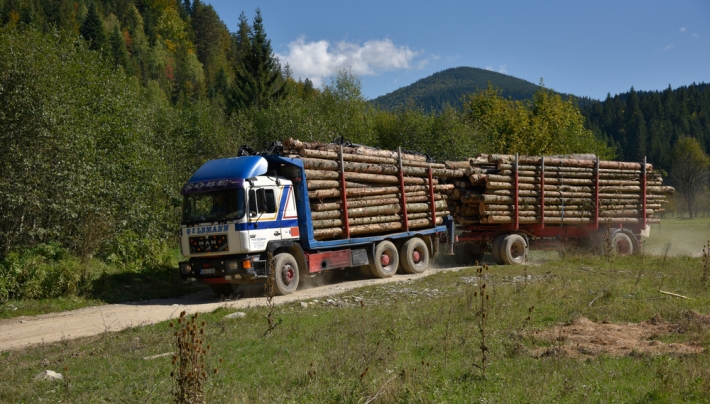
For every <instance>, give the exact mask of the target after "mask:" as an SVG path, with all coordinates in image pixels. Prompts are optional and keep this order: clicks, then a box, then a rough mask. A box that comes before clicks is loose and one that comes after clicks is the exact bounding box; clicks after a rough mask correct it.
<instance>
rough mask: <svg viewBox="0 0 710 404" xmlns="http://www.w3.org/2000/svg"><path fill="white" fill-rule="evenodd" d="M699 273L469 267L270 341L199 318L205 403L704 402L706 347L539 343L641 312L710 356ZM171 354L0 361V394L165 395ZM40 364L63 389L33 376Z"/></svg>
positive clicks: (163, 341) (685, 267)
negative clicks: (484, 299)
mask: <svg viewBox="0 0 710 404" xmlns="http://www.w3.org/2000/svg"><path fill="white" fill-rule="evenodd" d="M702 266H703V264H702V260H701V259H698V258H690V257H672V258H669V259H666V260H665V262H664V260H663V257H648V256H645V257H644V256H640V257H630V258H616V259H613V260H612V261H607V260H604V259H600V258H596V257H587V256H573V257H568V258H566V259H564V260H559V261H555V262H549V263H546V264H544V265H540V266H532V267H528V268H526V269H525V268H522V267H518V268H511V267H493V268H491V269H490V270H488V271H484V274H483V277H482V278H481V277H479V276H478V275H477V273H476V269H475V268H472V269H469V270H465V271H462V272H457V273H442V274H438V275H434V276H431V277H428V278H425V279H422V280H420V281H416V282H414V281H408V282H403V283H398V284H388V285H384V286H376V287H369V288H363V289H359V290H357V291H353V292H349V293H348V294H347V295H343V296H339V297H334V298H331V299H330V300H331V301H325V302H323V301H321V302H312V301H311V302H307V303H308V305H307V307H303V306H302V305H301V304H300V303H293V304H288V305H285V306H278V307H276V309H275V310H276V311H275V315H276V317H277V321H280V324H279V325H278V326H277V327H276V328H275V329H274V330H273V331H272V332H271V333H269V334H268V335H267V336H264V331H265V330H266V328H267V321H266V315H267V310H268V309H267V308H255V309H249V310H246V317H245V318H242V319H236V320H235V319H226V318H224V316H225V315H226V314H228V313H229V311H227V310H225V309H219V310H217V311H215V312H213V313H210V314H207V315H204V316H202V315H201V319H203V320H205V321H206V323H207V325H206V327H205V333H206V334H205V339H206V341H207V343H208V344H210V345H211V347H212V349H211V351H210V353H209V354H208V359H207V360H208V362H209V363H210V365H209V367H210V368H211V367H218V368H219V373H217V374H213V375H211V376H209V379H208V383H207V391H206V395H207V402H226V403H230V402H343V403H363V402H369V401H368V400H372V399H376V401H377V402H578V401H587V402H669V403H671V402H681V401H699V402H701V401H704V400H706V399H707V397H708V393H710V353H708V352H707V351H705V352H703V353H697V354H689V355H683V354H660V355H654V354H647V353H644V352H642V351H630V352H629V353H628V354H624V355H621V356H615V355H613V354H607V353H603V352H597V353H590V352H582V354H583V355H572V354H570V353H573V352H577V351H576V348H575V346H574V345H573V344H571V343H569V342H568V341H571V340H572V339H571V337H572V336H571V335H567V336H566V335H564V331H562V330H561V331H559V334H560V335H558V338H555V339H548V338H543V337H542V335H544V332H545V331H546V330H549V329H551V328H553V327H555V326H559V325H563V324H569V323H572V322H575V321H576V320H578V319H580V318H582V317H584V318H588V319H590V320H592V321H594V322H597V323H603V322H608V323H613V324H620V325H624V324H626V323H638V322H642V321H646V320H649V319H652V318H653V319H654V321H669V322H671V323H672V324H677V327H675V328H673V327H671V329H672V330H675V331H671V332H670V333H669V334H666V335H656V336H652V337H650V339H651V340H654V341H656V342H655V343H656V344H668V343H673V344H685V345H687V346H693V347H696V348H705V349H707V348H710V330H709V328H708V324H705V323H704V322H703V320H701V318H702V317H698V316H695V315H693V313H708V312H710V295H709V293H708V290H707V289H706V287H705V286H704V285H703V284H702V283H701V282H700V279H701V276H702V270H703V268H702ZM482 283H485V284H486V288H485V291H486V292H485V293H486V294H488V295H489V296H490V300H488V303H487V308H486V310H487V313H488V317H487V321H486V330H485V333H486V345H487V349H488V362H489V367H488V369H487V370H486V377H482V376H481V372H480V370H479V369H477V368H476V367H475V366H474V364H476V363H480V355H481V349H480V334H481V333H480V330H479V324H480V321H479V320H480V312H479V310H478V308H479V304H480V300H479V299H478V298H477V297H476V296H475V294H476V293H479V292H480V291H481V285H482ZM659 289H663V290H665V291H670V292H674V293H677V294H681V295H684V296H687V297H690V298H692V299H681V298H676V297H672V296H668V295H663V294H660V293H659V292H658V291H659ZM533 306H534V309H533V310H532V312H530V310H529V309H530V308H531V307H533ZM528 317H529V318H528ZM599 337H603V336H599ZM563 345H564V346H565V349H558V348H561V347H562V346H563ZM173 350H174V349H173V347H172V335H171V329H170V328H169V327H168V324H167V323H161V324H156V325H152V326H147V327H141V328H134V329H130V330H126V331H123V332H120V333H108V334H103V335H100V336H97V337H93V338H89V339H81V340H74V341H65V342H62V343H58V344H53V345H48V346H42V347H35V348H30V349H27V350H23V351H17V352H15V351H13V352H5V353H2V354H0V366H1V367H2V368H3V369H6V372H5V374H4V378H3V379H2V380H1V381H0V401H2V402H37V401H39V400H40V399H42V400H52V401H57V400H66V401H71V402H156V403H159V402H167V401H169V400H170V397H171V396H170V390H171V379H170V376H169V374H170V372H171V370H172V366H171V363H170V362H171V360H170V357H162V358H157V359H152V360H143V359H142V358H143V357H147V356H150V355H156V354H161V353H166V352H171V351H173ZM540 352H542V354H540ZM218 358H222V359H223V362H222V363H219V361H218ZM65 367H66V371H62V369H64V368H65ZM44 369H52V370H56V371H60V372H62V373H64V374H65V375H67V376H68V377H69V381H65V382H35V381H33V380H32V378H33V376H34V375H35V374H37V373H38V372H40V371H42V370H44Z"/></svg>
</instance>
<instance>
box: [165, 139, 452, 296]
mask: <svg viewBox="0 0 710 404" xmlns="http://www.w3.org/2000/svg"><path fill="white" fill-rule="evenodd" d="M345 154H346V153H343V152H342V151H341V152H340V154H339V158H340V161H339V162H338V161H333V160H328V159H313V160H319V161H315V162H314V161H311V160H309V159H301V158H294V157H288V156H283V155H280V154H273V153H271V154H262V155H251V156H242V157H235V158H225V159H219V160H212V161H208V162H207V163H205V164H204V165H203V166H202V167H200V168H199V169H198V170H197V171H196V172H195V173H194V174H193V175H192V177H191V178H190V179H189V181H188V182H187V183H186V184H185V185H184V186H183V188H182V194H183V210H182V211H183V214H182V220H181V229H180V249H181V252H182V254H183V255H184V256H185V257H187V258H189V259H188V260H187V261H184V262H181V263H180V265H179V271H180V275H181V277H182V278H183V279H189V280H194V281H199V282H203V283H206V284H208V285H209V286H210V287H211V288H212V290H213V291H214V292H215V293H217V294H220V295H230V294H231V293H232V292H233V290H234V288H235V285H239V284H248V283H264V282H266V281H267V280H269V279H273V283H272V284H273V287H274V292H275V294H279V295H285V294H290V293H293V292H294V291H296V289H297V288H298V285H299V283H300V282H301V281H302V280H303V279H304V278H305V277H313V276H316V275H318V274H320V273H324V272H328V271H337V270H341V269H346V268H355V269H357V270H358V271H359V272H362V273H365V274H366V275H369V276H372V277H378V278H384V277H389V276H392V275H393V274H394V273H395V272H396V271H397V270H398V269H399V270H402V271H406V272H408V273H413V274H414V273H420V272H423V271H425V270H426V269H427V268H428V266H429V262H430V259H431V258H432V257H433V256H434V255H436V253H437V249H438V246H439V243H440V239H442V238H443V237H444V236H445V234H446V233H447V232H448V234H449V235H450V236H449V240H452V238H453V228H454V226H453V220H452V218H451V217H450V216H448V212H446V211H445V209H441V208H444V207H446V203H445V201H444V200H443V198H442V196H441V194H440V193H441V192H440V191H441V189H442V187H439V188H437V186H436V185H434V183H436V182H437V181H435V180H433V179H432V177H431V175H432V171H431V169H429V171H428V172H425V171H426V170H424V169H422V170H420V171H422V173H425V174H427V177H426V178H421V177H407V178H406V179H405V176H404V173H405V172H408V173H409V174H411V170H409V171H407V169H406V168H407V167H406V166H404V165H403V164H402V159H401V157H402V154H401V153H400V155H399V157H400V159H399V164H398V165H393V166H396V167H397V170H396V171H397V172H398V175H389V174H383V175H381V176H380V175H378V174H367V173H364V174H362V175H355V176H354V177H357V178H358V180H359V181H361V182H360V183H355V182H353V181H350V180H351V179H352V178H351V176H352V175H351V174H358V173H353V172H352V171H350V170H348V171H347V172H346V169H345V168H346V167H349V168H351V167H350V166H349V164H350V163H344V160H343V157H344V155H345ZM404 157H405V159H404V161H405V163H406V162H407V161H408V160H407V159H406V157H407V155H406V154H405V155H404ZM345 158H348V157H345ZM387 161H388V162H391V163H394V158H392V155H389V157H388V160H387ZM330 162H332V163H335V166H338V167H340V169H339V171H338V169H336V170H334V171H328V170H319V171H322V172H324V173H328V174H327V178H331V177H332V178H334V179H333V180H330V179H318V178H321V177H319V176H318V175H317V174H315V173H313V172H312V170H310V169H309V168H310V167H312V166H313V164H321V165H323V164H325V165H326V166H329V167H330V166H331V165H332V164H330ZM352 164H361V163H352ZM321 168H322V167H321ZM359 168H362V167H359ZM309 174H312V177H313V178H310V177H309ZM332 174H335V175H332ZM368 175H370V176H372V177H368ZM390 177H393V178H396V181H394V182H391V178H390ZM411 178H417V180H412V179H411ZM368 180H371V181H378V182H377V184H378V185H379V186H364V184H366V183H367V181H368ZM382 181H385V183H384V184H383V183H382ZM390 183H391V184H392V185H391V186H388V185H389V184H390ZM370 184H375V182H370ZM407 198H409V200H407ZM417 201H419V202H417ZM422 201H423V202H422ZM437 207H438V208H439V211H437Z"/></svg>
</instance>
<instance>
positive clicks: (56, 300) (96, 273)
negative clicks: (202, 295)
mask: <svg viewBox="0 0 710 404" xmlns="http://www.w3.org/2000/svg"><path fill="white" fill-rule="evenodd" d="M175 262H177V260H175ZM81 265H82V268H83V273H82V277H83V279H82V281H81V282H80V283H81V285H80V286H79V287H78V288H77V289H78V290H77V291H76V292H75V293H73V294H68V295H65V296H57V297H49V298H42V299H29V298H22V299H8V300H6V301H4V302H0V319H4V318H13V317H19V316H34V315H38V314H46V313H54V312H60V311H67V310H75V309H80V308H83V307H89V306H98V305H102V304H107V303H109V304H110V303H122V302H130V301H140V300H148V299H163V298H169V297H176V296H182V295H185V294H188V293H191V292H196V291H199V290H203V289H205V286H204V285H201V284H198V283H187V282H184V281H183V280H181V279H180V275H179V274H178V272H177V264H175V265H164V266H158V267H154V268H141V269H132V268H125V267H121V266H117V265H108V264H105V263H103V262H101V261H99V260H89V261H88V262H86V263H82V264H81Z"/></svg>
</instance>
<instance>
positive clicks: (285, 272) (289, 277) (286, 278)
mask: <svg viewBox="0 0 710 404" xmlns="http://www.w3.org/2000/svg"><path fill="white" fill-rule="evenodd" d="M293 277H294V271H293V267H292V266H291V265H286V266H284V267H283V268H282V270H281V279H282V280H283V283H284V285H290V284H291V282H293Z"/></svg>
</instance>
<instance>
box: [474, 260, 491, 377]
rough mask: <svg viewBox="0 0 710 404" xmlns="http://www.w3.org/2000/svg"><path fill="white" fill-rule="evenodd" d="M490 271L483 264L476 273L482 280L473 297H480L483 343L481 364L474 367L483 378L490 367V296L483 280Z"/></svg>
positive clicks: (479, 319)
mask: <svg viewBox="0 0 710 404" xmlns="http://www.w3.org/2000/svg"><path fill="white" fill-rule="evenodd" d="M484 271H488V265H487V264H483V266H481V267H479V268H478V269H477V270H476V272H477V273H478V276H479V277H480V278H481V279H480V281H479V282H478V290H477V291H476V292H474V293H473V297H480V299H481V306H480V309H479V311H478V312H477V313H476V314H477V315H478V332H479V335H480V337H481V342H480V344H479V345H478V347H479V349H480V350H481V356H480V358H479V359H480V363H474V364H473V366H475V367H476V368H478V369H480V370H481V377H482V378H485V377H486V368H488V366H490V365H489V364H488V346H487V345H486V322H487V321H488V303H487V302H488V300H489V296H488V294H487V293H486V284H485V282H484V278H483V272H484Z"/></svg>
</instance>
